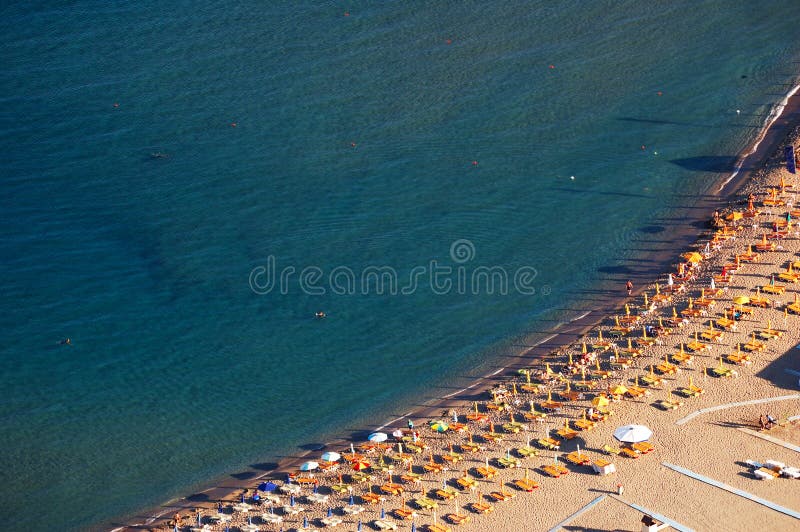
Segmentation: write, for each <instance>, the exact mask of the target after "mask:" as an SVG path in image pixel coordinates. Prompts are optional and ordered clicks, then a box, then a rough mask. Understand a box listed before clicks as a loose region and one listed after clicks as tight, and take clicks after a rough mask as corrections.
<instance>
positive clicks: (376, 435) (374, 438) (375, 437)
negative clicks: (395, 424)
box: [367, 432, 389, 443]
mask: <svg viewBox="0 0 800 532" xmlns="http://www.w3.org/2000/svg"><path fill="white" fill-rule="evenodd" d="M388 438H389V436H387V435H386V433H385V432H373V433H372V434H370V435H369V436H367V440H369V441H371V442H372V443H381V442H384V441H386V440H387V439H388Z"/></svg>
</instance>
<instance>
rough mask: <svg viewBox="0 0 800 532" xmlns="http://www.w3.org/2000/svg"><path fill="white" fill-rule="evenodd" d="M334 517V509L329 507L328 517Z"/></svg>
mask: <svg viewBox="0 0 800 532" xmlns="http://www.w3.org/2000/svg"><path fill="white" fill-rule="evenodd" d="M332 515H333V508H330V507H328V517H331V516H332Z"/></svg>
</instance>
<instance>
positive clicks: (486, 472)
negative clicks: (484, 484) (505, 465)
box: [475, 466, 497, 478]
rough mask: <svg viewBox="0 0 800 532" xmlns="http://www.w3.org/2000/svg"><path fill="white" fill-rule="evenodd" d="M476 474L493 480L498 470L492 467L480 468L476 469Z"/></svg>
mask: <svg viewBox="0 0 800 532" xmlns="http://www.w3.org/2000/svg"><path fill="white" fill-rule="evenodd" d="M475 473H477V474H478V476H479V477H481V478H493V477H494V476H495V475H496V474H497V469H495V468H493V467H492V466H489V467H485V466H479V467H476V468H475Z"/></svg>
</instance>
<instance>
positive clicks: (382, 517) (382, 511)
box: [381, 507, 386, 519]
mask: <svg viewBox="0 0 800 532" xmlns="http://www.w3.org/2000/svg"><path fill="white" fill-rule="evenodd" d="M381 519H386V512H385V511H384V510H383V507H381Z"/></svg>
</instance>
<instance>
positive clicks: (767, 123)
mask: <svg viewBox="0 0 800 532" xmlns="http://www.w3.org/2000/svg"><path fill="white" fill-rule="evenodd" d="M798 89H800V85H795V86H794V87H792V90H790V91H789V92H788V93H787V94H786V96H784V98H783V100H781V102H780V103H779V104H778V105H776V106H775V107H774V108H773V109H772V111H771V112H770V114H769V116H767V118H766V120H764V127H762V128H761V131H760V132H759V133H758V137H756V140H755V142H753V144H752V145H751V146H750V150H749V151H748V152H747V153H745V154H744V157H741V158H739V160H738V161H736V167H735V168H734V169H733V173H732V174H731V175H730V176H728V179H726V180H725V181H723V182H722V184H721V185H720V186H719V189H718V190H717V192H722V189H724V188H725V185H727V184H728V183H730V182H731V181H733V179H735V178H736V176H737V175H739V172H740V171H741V170H742V165H744V161H745V160H747V158H748V157H750V156H751V155H753V154H754V153H755V152H756V150H757V149H758V147H759V145H761V142H762V141H763V140H764V137H766V136H767V132H768V131H769V130H770V128H771V127H772V124H774V123H775V121H776V120H777V119H778V118H780V116H781V115H782V114H783V110H784V109H785V108H786V104H787V103H789V99H790V98H791V97H792V96H794V95H795V93H796V92H797V91H798Z"/></svg>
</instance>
